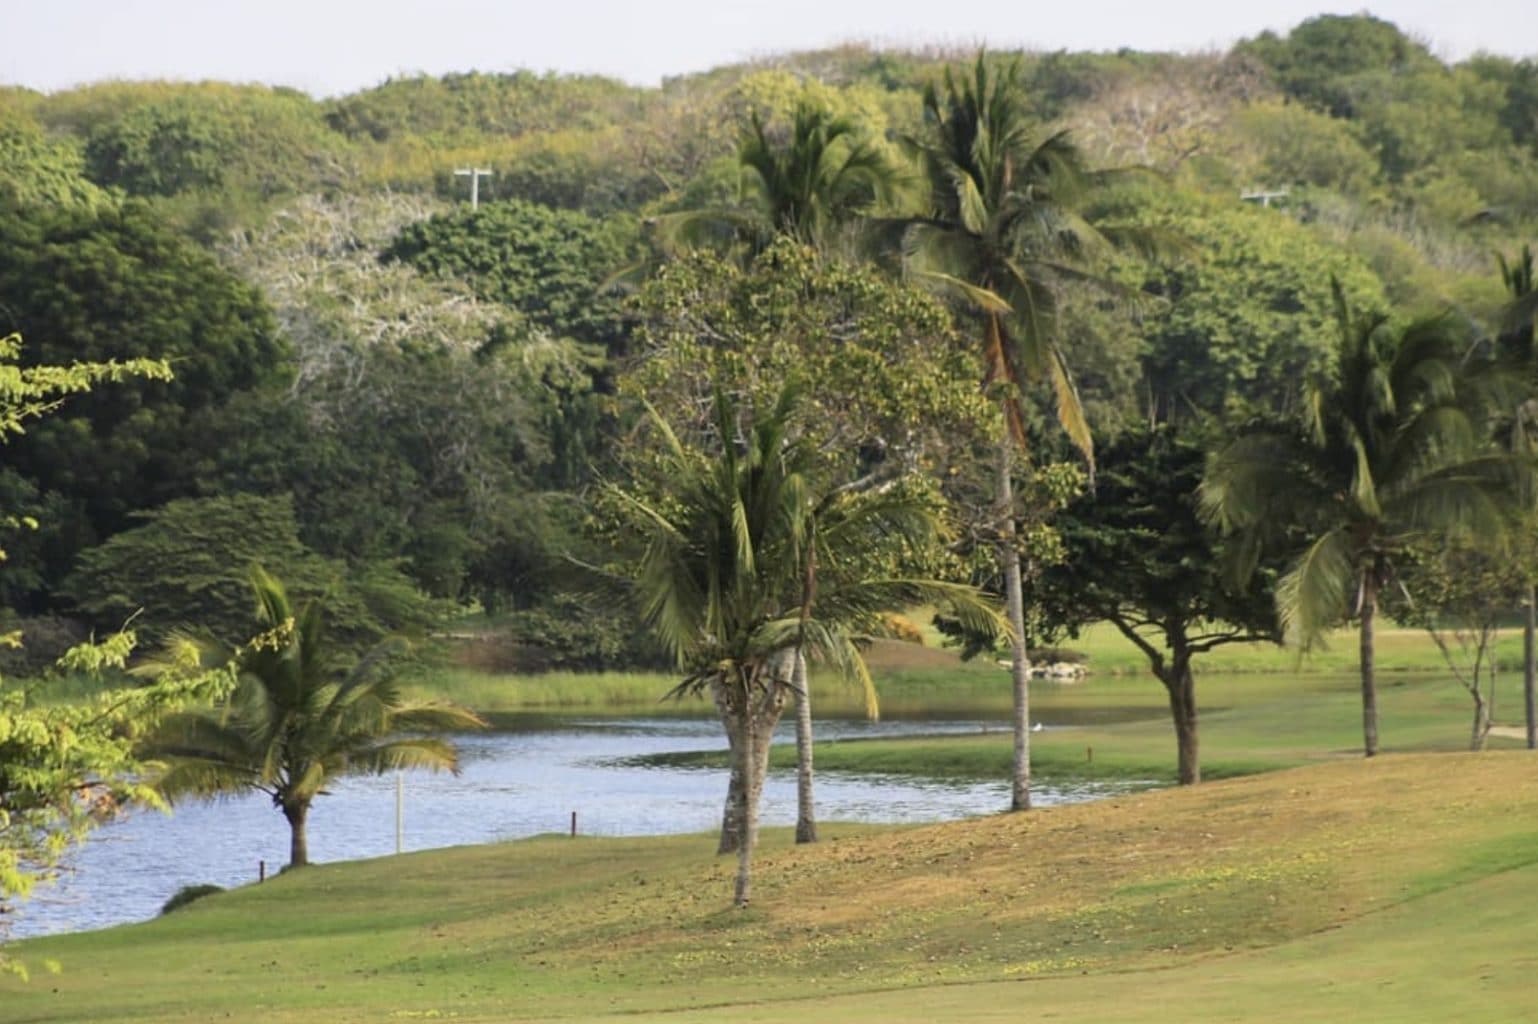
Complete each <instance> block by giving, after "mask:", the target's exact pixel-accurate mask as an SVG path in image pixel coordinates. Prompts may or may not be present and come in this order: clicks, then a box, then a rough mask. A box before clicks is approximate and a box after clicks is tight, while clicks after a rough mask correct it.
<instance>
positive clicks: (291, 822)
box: [283, 803, 310, 868]
mask: <svg viewBox="0 0 1538 1024" xmlns="http://www.w3.org/2000/svg"><path fill="white" fill-rule="evenodd" d="M309 816H310V805H309V804H308V803H302V804H284V805H283V817H285V818H287V819H288V830H289V840H288V866H289V867H291V868H299V867H304V866H305V865H306V864H308V863H310V843H309V839H308V837H307V836H306V835H305V830H304V825H305V821H306V820H307V819H308V818H309Z"/></svg>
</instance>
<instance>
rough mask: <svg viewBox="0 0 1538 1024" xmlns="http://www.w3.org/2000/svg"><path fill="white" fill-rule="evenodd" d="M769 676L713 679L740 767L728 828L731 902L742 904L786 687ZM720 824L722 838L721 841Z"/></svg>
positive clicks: (750, 882) (713, 693) (749, 887)
mask: <svg viewBox="0 0 1538 1024" xmlns="http://www.w3.org/2000/svg"><path fill="white" fill-rule="evenodd" d="M766 675H768V678H767V679H765V680H762V685H760V680H755V679H752V678H749V677H747V670H743V678H736V679H730V680H717V681H715V682H713V683H712V684H711V696H712V697H713V698H714V699H715V704H716V709H717V711H719V712H720V715H721V724H722V725H723V726H725V728H726V732H727V735H728V736H729V737H735V744H734V760H735V761H736V762H737V763H738V764H739V765H740V768H741V771H740V773H739V772H734V773H733V774H734V777H740V778H741V785H740V787H738V788H737V789H736V790H735V791H734V792H733V794H732V796H733V798H734V805H735V814H734V817H735V819H736V822H737V827H735V828H734V829H732V830H731V831H732V834H733V835H734V836H735V837H736V845H735V847H734V849H735V851H736V853H737V882H736V889H735V893H734V895H733V898H732V903H733V904H734V905H735V906H738V907H745V906H747V905H748V901H749V900H750V899H751V898H752V888H753V850H754V847H756V846H757V845H758V802H759V799H760V798H761V797H762V796H763V792H764V777H765V775H766V774H767V773H768V768H769V745H770V742H771V741H772V740H773V738H774V727H775V726H776V725H777V724H779V721H780V715H781V714H782V713H783V712H784V710H785V692H786V687H784V686H783V685H781V683H780V677H779V676H778V675H776V674H774V673H772V672H770V673H766ZM725 831H726V829H725V827H724V826H723V836H722V840H723V842H724V841H725V838H726V836H725V834H724V833H725Z"/></svg>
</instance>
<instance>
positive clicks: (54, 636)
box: [0, 615, 91, 678]
mask: <svg viewBox="0 0 1538 1024" xmlns="http://www.w3.org/2000/svg"><path fill="white" fill-rule="evenodd" d="M12 630H16V631H17V632H19V633H20V634H21V646H20V647H5V646H0V678H4V677H12V676H23V677H31V676H38V675H42V674H43V673H44V672H47V671H48V670H49V669H50V668H52V667H53V665H54V662H56V661H58V660H59V658H61V657H62V656H63V655H64V652H65V651H67V650H69V649H70V648H71V647H74V646H76V645H77V644H83V643H85V642H86V641H87V640H88V639H90V636H91V631H90V630H89V629H87V628H86V626H85V625H84V624H83V623H80V622H77V621H75V620H74V619H67V618H65V617H64V616H62V615H32V616H21V617H17V618H13V617H10V616H6V617H5V618H4V619H3V620H0V633H9V632H11V631H12Z"/></svg>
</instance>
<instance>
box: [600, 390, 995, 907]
mask: <svg viewBox="0 0 1538 1024" xmlns="http://www.w3.org/2000/svg"><path fill="white" fill-rule="evenodd" d="M797 407H798V399H797V393H796V391H795V389H794V388H792V387H786V388H784V389H783V390H782V391H781V393H780V394H779V396H778V397H777V399H776V400H775V402H774V404H773V405H772V406H771V407H770V408H769V409H767V410H763V411H761V412H759V413H758V414H757V415H755V410H752V409H749V408H746V407H743V406H739V405H738V404H737V403H736V402H734V400H733V399H731V398H730V397H728V396H727V395H726V394H724V393H720V392H718V393H717V395H716V397H715V411H714V418H713V426H712V429H711V430H710V432H709V434H708V436H707V437H706V438H705V439H704V441H703V443H702V444H701V445H696V446H690V445H685V444H684V443H683V442H682V441H681V440H680V439H679V437H678V435H677V434H676V433H675V432H674V431H673V430H672V429H671V427H670V426H669V425H668V424H667V422H666V421H664V420H663V419H662V418H661V417H660V416H658V415H657V414H656V413H655V412H653V413H652V415H651V423H652V426H653V429H654V431H655V433H656V435H657V437H658V439H659V441H660V443H661V447H662V452H661V455H660V459H661V462H660V464H659V465H658V467H657V468H658V469H659V471H660V473H661V475H662V477H663V478H664V479H666V481H667V488H666V491H667V493H666V495H665V497H661V498H651V497H648V496H647V495H645V494H643V493H639V492H637V491H615V492H612V493H613V495H614V497H615V498H616V499H617V500H618V503H619V507H621V508H623V509H628V510H629V511H630V513H631V514H632V517H633V520H634V522H635V524H636V526H637V527H638V528H639V529H640V530H641V531H642V532H643V535H644V537H645V538H646V543H645V549H644V552H643V553H642V555H641V557H640V558H639V560H638V562H637V564H636V567H635V570H634V573H633V576H632V580H631V582H632V586H633V596H634V598H635V599H636V601H637V604H638V607H639V609H640V613H641V616H642V619H643V621H644V622H645V623H646V624H647V626H648V627H649V628H650V629H651V630H652V632H653V633H654V634H655V635H656V636H657V638H658V639H659V640H660V641H661V642H662V643H663V645H664V646H665V647H666V648H667V649H668V650H669V651H670V652H671V653H672V654H673V656H674V657H675V658H676V659H677V661H678V664H679V666H680V668H681V669H682V670H683V672H684V678H683V681H682V682H681V683H680V684H679V685H678V686H677V687H676V688H675V689H674V691H673V694H674V695H677V696H682V695H687V694H709V696H710V697H711V699H712V700H713V701H714V703H715V706H716V710H717V713H718V714H719V715H720V718H721V722H722V725H723V726H724V728H725V730H726V734H727V742H728V747H729V749H730V756H731V763H732V776H733V784H732V786H731V797H732V805H733V807H732V808H731V809H730V810H731V814H730V818H731V821H730V822H729V823H728V828H727V829H724V830H723V831H726V832H731V833H734V834H735V839H736V843H735V846H736V852H737V855H738V868H737V881H736V889H735V895H734V902H735V904H736V905H737V906H745V905H746V904H747V903H748V901H749V898H750V892H751V871H752V868H751V865H752V855H753V849H754V847H755V845H756V842H757V833H758V802H759V797H760V795H761V793H762V789H763V783H764V777H765V773H766V770H767V766H768V755H769V743H770V738H771V736H772V734H773V731H774V727H775V725H776V724H777V723H778V722H779V719H780V716H781V713H782V712H783V710H784V707H785V703H786V701H787V699H788V697H789V695H790V694H791V693H792V691H793V688H794V687H795V686H796V685H797V682H796V675H797V673H796V672H795V669H794V663H795V661H796V654H797V653H798V652H801V653H803V654H805V655H809V656H812V657H814V658H822V659H825V660H829V661H832V662H834V663H835V664H838V665H842V666H850V667H852V668H853V670H854V671H856V672H858V671H859V669H858V668H857V667H854V666H856V665H857V663H858V652H857V650H856V649H855V647H854V644H853V642H852V635H853V632H854V630H855V629H856V628H857V627H858V625H859V624H860V623H865V622H869V621H870V620H871V619H872V618H873V617H874V616H875V615H876V614H877V613H878V612H879V611H883V610H890V609H895V608H901V607H908V606H910V605H911V604H913V603H915V602H918V601H935V602H940V603H943V604H945V605H946V606H948V607H950V608H951V609H952V610H953V611H954V612H955V613H957V614H960V615H962V616H964V617H965V619H966V621H967V623H968V625H969V627H970V628H975V629H978V630H980V631H983V632H990V631H997V630H998V629H999V628H1000V624H999V620H998V618H997V616H996V614H995V613H994V612H992V610H991V609H990V608H989V607H988V606H987V605H986V604H985V603H984V602H983V601H982V600H981V599H980V597H979V596H978V595H977V594H976V593H975V592H974V591H972V590H971V588H968V587H962V586H958V585H955V584H947V583H943V582H940V581H935V580H926V579H906V578H901V577H896V576H885V575H877V574H874V573H872V572H871V571H870V570H871V569H872V567H880V566H885V565H887V564H889V563H886V562H883V561H882V560H881V559H879V558H872V557H869V556H868V555H867V556H865V557H861V556H859V555H857V554H856V553H855V545H863V548H862V550H863V551H865V552H869V551H870V549H871V548H872V547H873V546H875V547H880V546H881V545H882V544H884V543H885V541H886V540H887V539H888V538H897V539H898V540H899V541H900V543H906V544H908V545H911V546H912V547H913V548H914V549H916V550H923V549H925V548H926V547H928V546H929V545H930V544H932V543H933V541H934V539H935V537H936V534H937V530H938V522H937V513H936V510H935V508H934V505H933V503H931V502H926V501H921V500H918V499H917V497H916V496H915V495H914V494H913V493H912V492H906V493H905V492H903V491H902V490H901V489H899V488H889V489H886V490H884V491H882V492H879V493H865V494H862V493H859V492H850V494H849V500H851V501H858V502H860V503H862V504H863V505H864V507H863V508H862V509H861V511H860V514H858V515H854V514H846V510H844V509H840V508H839V507H838V505H839V500H840V495H839V494H838V493H837V489H836V488H834V487H830V486H828V484H827V482H826V477H825V470H824V468H823V467H824V465H825V456H824V454H823V453H821V452H819V451H818V450H817V448H816V447H815V446H814V445H813V444H811V443H810V442H809V441H808V440H807V439H806V438H805V437H804V436H802V435H801V434H799V432H798V429H797V427H798V424H797ZM819 509H821V510H822V514H823V515H825V516H826V517H827V518H828V520H829V522H830V524H831V523H834V522H844V521H847V522H851V523H852V522H856V521H859V522H862V523H863V524H864V525H863V527H862V529H860V530H859V531H856V532H849V533H845V532H843V531H841V530H840V529H837V528H834V527H832V526H831V525H830V527H828V528H825V529H824V530H822V531H821V535H822V536H821V539H817V538H814V536H813V534H814V532H817V531H815V530H814V527H813V522H814V519H815V516H816V515H817V514H818V513H817V510H819ZM898 546H900V544H899V545H898ZM813 551H816V555H815V558H816V562H817V564H819V565H821V566H822V567H823V569H822V571H823V572H824V573H826V574H827V575H826V576H824V577H823V578H824V579H825V580H827V581H829V582H828V583H827V584H826V585H824V586H823V587H822V589H821V592H820V593H819V594H817V595H816V597H815V601H813V600H812V599H811V595H810V594H809V583H808V580H809V575H808V573H809V566H811V565H813V555H812V554H811V553H812V552H813ZM855 566H861V567H863V569H864V571H862V572H854V571H853V568H854V567H855Z"/></svg>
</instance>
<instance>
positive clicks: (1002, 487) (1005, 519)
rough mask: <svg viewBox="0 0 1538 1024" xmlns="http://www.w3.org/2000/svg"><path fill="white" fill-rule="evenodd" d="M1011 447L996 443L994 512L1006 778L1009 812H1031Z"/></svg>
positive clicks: (1027, 672)
mask: <svg viewBox="0 0 1538 1024" xmlns="http://www.w3.org/2000/svg"><path fill="white" fill-rule="evenodd" d="M1013 456H1014V446H1013V442H1012V440H1011V439H1010V437H1009V435H1007V434H1006V435H1005V436H1004V439H1003V440H1001V441H1000V442H999V451H998V477H997V482H996V485H995V487H996V493H997V496H998V502H997V505H996V506H995V510H996V512H997V516H998V523H999V527H998V529H999V546H998V558H999V569H1000V571H1001V572H1003V574H1004V600H1005V604H1006V611H1007V613H1008V615H1009V631H1010V634H1011V636H1010V641H1009V651H1010V660H1009V672H1010V678H1011V680H1012V681H1013V684H1014V730H1015V752H1014V764H1013V772H1012V776H1011V779H1010V801H1009V809H1010V810H1011V811H1028V810H1030V809H1031V722H1030V718H1031V664H1030V659H1029V658H1028V657H1027V655H1026V651H1025V584H1024V582H1023V581H1022V580H1021V578H1020V553H1019V552H1018V551H1016V550H1015V492H1014V484H1013V482H1012V480H1011V479H1010V470H1011V469H1012V468H1013V462H1014V460H1013Z"/></svg>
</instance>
